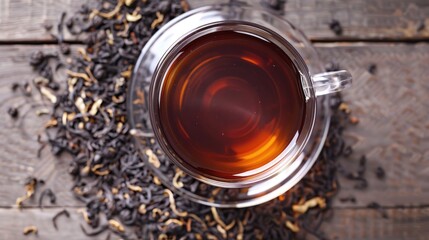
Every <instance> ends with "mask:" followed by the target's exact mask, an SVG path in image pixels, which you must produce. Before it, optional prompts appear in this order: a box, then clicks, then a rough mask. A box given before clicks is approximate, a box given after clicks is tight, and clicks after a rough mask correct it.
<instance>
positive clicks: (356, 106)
mask: <svg viewBox="0 0 429 240" xmlns="http://www.w3.org/2000/svg"><path fill="white" fill-rule="evenodd" d="M318 51H319V53H320V54H321V56H322V58H323V59H325V62H329V61H334V62H337V63H339V64H340V66H341V67H342V68H345V69H348V70H350V71H351V73H352V75H353V77H354V85H353V88H352V89H350V90H348V91H345V92H344V97H345V100H346V101H347V102H349V103H350V107H351V110H352V111H353V115H355V116H357V117H358V118H359V119H360V123H359V125H357V126H352V127H350V128H349V129H347V131H346V132H345V135H346V139H347V141H348V143H349V144H351V145H352V146H353V147H354V149H355V153H354V154H353V155H352V156H351V157H350V158H348V159H343V160H342V164H344V165H345V166H348V167H347V168H348V169H353V168H355V169H356V168H357V165H358V159H359V158H360V157H361V155H363V154H365V155H366V156H367V159H368V162H367V172H366V177H367V178H368V181H369V188H368V189H367V190H364V191H356V190H355V189H354V188H353V186H354V184H355V183H352V182H349V181H347V180H342V181H341V183H342V185H343V188H342V191H341V193H340V196H342V197H346V196H348V195H355V196H356V197H357V200H358V205H359V206H366V205H367V204H368V203H370V202H373V201H375V202H379V203H381V204H382V205H385V206H396V205H402V204H406V205H408V204H412V205H419V204H427V203H429V191H428V190H429V185H427V183H429V165H428V159H429V138H428V136H429V124H428V119H429V111H428V109H429V103H428V101H427V100H428V98H427V96H428V92H429V68H428V67H427V66H426V65H427V63H429V45H428V44H417V45H405V44H399V45H390V44H371V45H362V44H354V45H350V44H343V45H336V44H330V45H329V44H328V45H323V46H319V47H318ZM372 64H375V66H376V71H375V74H374V75H373V74H371V73H369V72H368V68H369V66H370V65H372ZM378 166H381V167H383V168H384V169H385V170H386V172H387V176H386V179H385V180H384V181H380V180H377V179H376V177H375V169H376V168H377V167H378ZM336 204H337V206H341V204H340V203H339V202H336ZM349 206H350V205H349Z"/></svg>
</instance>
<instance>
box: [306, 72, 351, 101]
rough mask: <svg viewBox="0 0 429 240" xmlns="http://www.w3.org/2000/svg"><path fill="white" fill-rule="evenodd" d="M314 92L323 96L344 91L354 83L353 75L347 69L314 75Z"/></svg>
mask: <svg viewBox="0 0 429 240" xmlns="http://www.w3.org/2000/svg"><path fill="white" fill-rule="evenodd" d="M311 80H312V81H313V88H314V92H315V94H316V97H317V96H323V95H326V94H331V93H335V92H339V91H342V90H343V89H345V88H348V87H350V86H351V85H352V81H353V80H352V75H351V74H350V73H349V72H347V71H346V70H341V71H336V72H326V73H319V74H316V75H313V76H312V77H311Z"/></svg>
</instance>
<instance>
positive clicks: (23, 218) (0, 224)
mask: <svg viewBox="0 0 429 240" xmlns="http://www.w3.org/2000/svg"><path fill="white" fill-rule="evenodd" d="M61 210H62V208H48V209H43V210H39V209H26V210H21V211H20V210H17V209H0V216H2V217H1V218H0V231H1V233H2V239H24V238H25V239H46V240H49V239H68V240H82V239H89V238H88V237H87V236H85V235H84V233H83V232H82V230H81V229H80V226H79V224H80V223H84V221H83V218H82V214H79V213H78V211H77V210H78V209H77V208H67V211H68V212H69V213H70V218H67V217H66V216H61V217H59V218H58V219H57V221H56V222H57V226H58V230H56V229H55V228H54V226H53V224H52V218H53V217H54V216H55V214H57V213H58V212H60V211H61ZM84 224H85V223H84ZM27 226H36V227H37V228H38V234H37V236H36V235H34V234H29V235H27V236H24V235H23V229H24V228H25V227H27ZM106 236H107V233H103V234H101V235H99V236H97V237H94V238H90V239H94V240H97V239H106Z"/></svg>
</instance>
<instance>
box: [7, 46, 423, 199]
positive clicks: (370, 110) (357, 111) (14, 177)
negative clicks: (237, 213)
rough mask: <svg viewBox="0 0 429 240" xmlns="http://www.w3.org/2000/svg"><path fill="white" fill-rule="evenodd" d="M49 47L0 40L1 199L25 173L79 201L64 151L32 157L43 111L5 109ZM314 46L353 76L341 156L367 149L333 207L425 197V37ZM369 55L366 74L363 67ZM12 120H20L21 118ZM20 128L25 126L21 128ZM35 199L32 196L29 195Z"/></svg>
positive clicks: (353, 163)
mask: <svg viewBox="0 0 429 240" xmlns="http://www.w3.org/2000/svg"><path fill="white" fill-rule="evenodd" d="M40 48H43V49H44V50H46V51H55V50H56V48H55V47H51V46H14V45H12V46H0V62H1V63H2V67H1V68H0V111H1V113H3V114H0V134H1V135H2V136H8V137H3V138H0V152H2V155H0V160H1V161H0V185H2V186H4V187H2V188H0V206H11V205H13V204H14V202H15V199H16V198H17V197H18V196H20V195H21V194H23V191H24V189H23V186H22V183H23V182H24V180H25V178H26V177H27V176H30V175H33V176H36V177H41V178H43V179H45V180H47V183H46V186H45V187H50V188H53V189H54V190H56V191H57V192H58V195H59V199H58V205H59V206H76V205H81V203H79V202H77V201H76V200H74V199H73V197H72V195H71V193H70V188H71V179H70V177H69V175H68V174H67V169H66V168H67V165H68V160H67V159H64V158H62V159H55V158H53V157H52V156H51V155H50V152H49V149H46V150H45V151H44V152H43V157H42V158H41V159H37V158H36V152H37V149H38V147H39V144H38V143H37V142H36V134H37V133H38V132H40V131H41V129H42V126H43V124H44V123H45V121H46V119H43V118H40V117H37V116H36V115H35V114H34V112H33V111H31V112H30V113H29V114H28V115H27V116H25V117H23V118H21V119H20V120H19V121H21V123H19V121H18V122H15V121H13V120H12V119H11V118H10V117H9V116H8V115H6V114H4V113H5V112H6V111H7V109H8V107H9V106H16V105H19V104H21V103H23V102H24V100H23V99H22V98H13V97H14V96H16V94H13V93H12V92H11V91H10V85H11V84H12V83H13V82H20V83H23V82H25V81H31V80H32V78H33V77H34V74H33V73H32V70H31V67H30V66H29V65H28V63H27V62H28V57H29V55H30V54H31V52H33V51H34V50H36V49H40ZM317 49H318V51H319V52H320V54H321V56H322V58H323V59H325V61H326V62H329V61H337V62H339V64H340V65H341V67H343V68H345V69H349V70H350V71H351V72H352V74H353V76H354V79H355V82H354V87H353V88H352V89H350V90H348V91H346V92H344V96H345V99H346V101H347V102H349V103H350V108H351V109H352V111H353V115H355V116H357V117H359V118H360V124H359V125H357V126H352V127H350V128H349V129H348V130H347V132H346V136H347V141H348V143H349V144H351V145H353V146H354V148H355V153H354V154H353V155H352V156H351V157H350V158H348V159H343V160H342V164H344V165H346V166H348V167H349V168H351V169H353V168H356V167H357V164H358V159H359V157H360V156H361V155H363V154H366V155H367V157H368V169H367V173H366V177H367V178H368V181H369V188H368V189H366V190H364V191H356V190H355V189H354V188H353V185H354V183H353V182H349V181H347V180H345V179H343V180H341V183H342V185H343V186H342V191H341V192H340V197H346V196H349V195H354V196H355V197H356V198H357V204H350V203H348V204H343V203H340V202H339V201H336V202H335V206H337V207H355V206H359V207H365V206H367V205H368V204H369V203H371V202H374V201H375V202H379V203H380V204H381V205H383V206H389V207H394V206H396V205H407V206H410V205H420V204H429V191H428V190H429V174H428V173H429V165H428V162H427V160H428V158H429V138H428V133H429V125H428V123H427V119H429V112H428V111H427V109H428V102H427V101H426V100H427V93H428V92H429V68H427V67H426V64H427V63H428V62H429V45H428V44H420V45H405V44H393V45H392V44H371V45H364V44H353V45H351V44H347V45H345V44H343V45H341V46H337V45H329V44H322V45H318V47H317ZM373 63H376V64H377V71H376V74H375V75H371V74H370V73H369V72H368V71H367V68H368V66H369V65H371V64H373ZM19 124H22V126H20V125H19ZM24 129H25V130H24ZM377 166H382V167H383V168H385V169H386V172H387V178H386V179H385V180H384V181H380V180H377V179H376V178H375V174H374V169H375V168H376V167H377ZM29 204H30V206H34V205H37V203H36V202H32V203H29Z"/></svg>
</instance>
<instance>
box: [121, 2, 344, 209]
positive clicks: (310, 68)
mask: <svg viewBox="0 0 429 240" xmlns="http://www.w3.org/2000/svg"><path fill="white" fill-rule="evenodd" d="M224 30H228V31H240V32H246V33H248V34H254V35H257V36H260V37H262V38H264V39H268V40H270V41H271V42H273V43H275V44H276V45H277V46H278V47H280V48H281V49H282V50H283V51H284V52H285V53H286V54H287V55H288V56H289V58H290V59H291V60H292V61H293V63H294V65H295V67H296V68H297V69H298V71H299V75H300V83H301V86H302V90H303V92H304V95H305V106H306V112H305V118H304V123H303V128H302V129H303V132H301V134H300V135H299V136H298V138H297V139H295V141H296V144H295V145H294V146H293V147H292V148H288V149H285V150H284V151H283V152H282V153H281V154H280V155H279V156H278V157H276V158H275V159H273V160H272V161H271V162H270V164H269V166H267V167H266V168H265V169H262V170H261V171H258V172H255V173H254V174H252V175H249V176H246V177H243V178H239V179H222V178H219V177H215V176H210V175H208V174H204V173H201V172H199V171H198V170H197V169H194V168H192V166H189V165H186V164H185V162H186V161H184V160H183V159H181V158H180V156H178V155H177V154H175V152H174V150H173V149H172V147H171V146H170V144H169V142H168V141H167V140H166V138H165V136H164V134H163V132H162V130H161V124H162V123H161V122H160V119H159V113H158V111H159V108H160V107H162V106H160V105H159V99H160V94H161V88H162V84H163V79H164V77H165V75H166V72H167V71H168V68H169V66H170V64H171V62H172V61H173V60H174V58H175V57H176V55H177V54H178V51H179V50H180V48H181V47H182V46H184V45H186V44H188V43H189V42H191V41H193V40H194V39H196V38H199V37H201V36H204V35H206V34H209V33H211V32H214V31H224ZM320 66H321V63H320V60H319V59H318V56H317V53H316V52H315V50H314V48H313V47H312V46H311V44H310V43H309V41H308V40H307V39H306V38H305V36H304V35H303V34H302V33H301V32H300V31H299V30H297V29H296V28H295V27H293V26H292V25H291V24H290V23H289V22H287V21H286V20H284V19H283V18H282V17H280V16H278V15H276V14H273V13H272V12H268V11H266V10H264V9H263V8H260V7H258V6H255V5H251V4H246V3H236V2H233V3H231V2H230V3H227V4H218V5H211V6H206V7H202V8H198V9H195V10H192V11H189V12H187V13H185V14H183V15H181V16H179V17H177V18H176V19H173V20H172V21H170V22H169V23H168V24H166V25H165V26H163V27H162V28H161V29H160V30H159V31H158V32H157V33H156V34H155V35H154V36H153V37H152V39H151V40H150V41H149V42H148V43H147V44H146V46H145V48H144V49H143V50H142V53H141V56H140V58H139V61H138V63H137V65H136V68H135V72H134V75H133V80H132V84H131V88H130V90H129V98H128V99H129V102H128V111H129V115H130V116H129V119H130V124H131V127H132V128H133V131H132V133H133V134H134V135H135V138H136V142H137V145H138V146H139V147H140V149H141V154H142V158H143V159H144V160H145V162H146V164H147V165H148V166H149V167H150V168H151V170H152V171H153V172H154V174H155V176H156V177H157V178H158V179H160V180H161V181H162V183H163V184H164V185H166V186H167V187H169V188H171V189H172V190H173V191H174V192H176V193H178V194H181V195H183V196H186V197H188V198H189V199H191V200H194V201H196V202H199V203H203V204H206V205H211V206H217V207H247V206H252V205H256V204H260V203H263V202H266V201H268V200H270V199H273V198H275V197H277V196H279V195H280V194H282V193H284V192H285V191H287V190H288V189H290V188H291V187H292V186H293V185H295V184H296V183H297V182H298V181H299V180H300V179H301V178H302V177H303V176H304V175H305V174H306V173H307V172H308V171H309V170H310V168H311V166H312V165H313V163H314V161H315V160H316V158H317V156H318V154H319V153H320V150H321V148H322V146H323V142H324V140H325V138H326V133H327V130H328V125H329V119H330V116H329V108H328V107H327V101H328V100H329V97H328V94H331V93H335V92H338V91H341V90H343V89H344V88H346V87H348V86H350V85H351V82H352V77H351V75H350V73H348V72H347V71H344V70H342V71H336V72H323V69H322V68H321V67H320ZM321 72H322V73H321ZM183 182H185V184H183ZM194 186H198V187H197V188H198V189H195V188H196V187H194ZM201 186H203V187H201ZM201 189H203V190H201Z"/></svg>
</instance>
